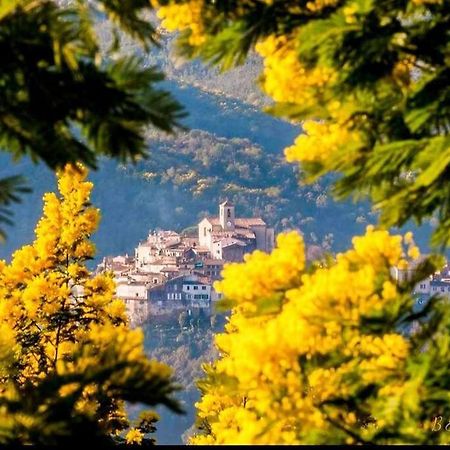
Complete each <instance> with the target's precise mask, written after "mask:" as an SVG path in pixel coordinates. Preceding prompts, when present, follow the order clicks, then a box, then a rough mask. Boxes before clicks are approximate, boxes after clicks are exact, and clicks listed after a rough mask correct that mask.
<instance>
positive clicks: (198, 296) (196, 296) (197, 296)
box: [194, 294, 202, 300]
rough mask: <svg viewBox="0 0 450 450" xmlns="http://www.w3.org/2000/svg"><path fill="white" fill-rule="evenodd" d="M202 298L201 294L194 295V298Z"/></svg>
mask: <svg viewBox="0 0 450 450" xmlns="http://www.w3.org/2000/svg"><path fill="white" fill-rule="evenodd" d="M200 298H202V296H201V295H200V294H196V295H194V299H195V300H199V299H200Z"/></svg>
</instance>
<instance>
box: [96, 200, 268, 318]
mask: <svg viewBox="0 0 450 450" xmlns="http://www.w3.org/2000/svg"><path fill="white" fill-rule="evenodd" d="M273 247H274V230H273V228H269V227H267V225H266V223H265V222H264V221H263V220H262V219H261V218H236V217H235V207H234V205H232V204H231V203H230V202H229V201H225V202H223V203H221V204H220V205H219V216H218V217H206V218H204V219H203V220H202V221H201V222H200V223H199V224H198V237H187V236H183V235H180V234H179V233H176V232H174V231H162V230H157V231H152V232H150V234H149V236H148V238H147V239H146V240H145V241H143V242H140V243H139V245H138V246H137V247H136V249H135V254H134V256H129V255H125V256H115V257H105V258H103V261H102V262H101V263H100V264H99V265H98V268H97V270H98V271H99V272H103V271H108V272H112V273H113V274H114V279H115V281H116V286H117V288H116V295H117V297H119V298H122V299H123V300H124V302H125V304H126V307H127V313H128V316H129V318H130V322H131V323H132V324H134V325H137V324H142V323H144V322H146V321H148V320H149V318H150V317H153V316H173V314H174V313H180V312H181V311H185V312H186V313H187V314H188V315H196V314H198V313H199V311H200V310H203V311H204V312H207V313H210V312H211V309H212V308H213V307H214V302H215V301H217V300H218V299H220V294H218V293H217V292H216V291H215V290H214V287H213V283H214V281H216V280H218V279H220V277H221V271H222V268H223V265H224V264H225V263H226V262H239V261H242V260H243V257H244V255H245V254H246V253H249V252H252V251H253V250H255V249H259V250H262V251H266V252H270V251H271V250H272V249H273Z"/></svg>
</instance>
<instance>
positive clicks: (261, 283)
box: [191, 227, 411, 444]
mask: <svg viewBox="0 0 450 450" xmlns="http://www.w3.org/2000/svg"><path fill="white" fill-rule="evenodd" d="M408 238H409V241H411V238H410V236H408ZM303 252H304V249H303V243H302V242H301V237H300V236H299V235H298V234H296V233H289V234H287V235H281V237H279V238H278V247H277V248H276V249H275V250H274V251H273V253H272V254H271V255H265V257H263V256H262V254H260V253H259V252H258V253H254V254H253V255H251V256H250V257H248V258H247V261H246V262H244V263H242V264H232V265H229V266H227V267H226V268H225V270H224V273H223V275H224V280H223V281H222V282H220V283H219V287H220V289H221V291H222V292H223V293H224V294H225V297H229V298H230V299H231V300H235V301H236V302H237V303H238V306H237V307H235V308H234V310H233V314H232V315H231V317H230V319H229V323H228V324H227V325H226V331H225V333H222V334H219V335H217V336H216V345H217V347H218V349H219V351H220V353H221V355H222V356H221V357H220V358H219V359H218V360H217V361H216V362H214V363H213V364H212V365H210V366H208V367H207V374H209V375H208V377H207V378H206V381H205V384H204V386H206V388H205V387H204V388H203V389H202V390H203V392H204V394H203V397H202V399H201V400H200V402H199V403H198V404H197V408H198V416H199V419H200V420H203V421H205V422H206V423H207V424H208V427H206V429H209V430H210V431H209V432H207V433H205V434H199V435H197V436H195V437H193V438H192V439H191V443H193V444H236V443H242V444H299V443H308V444H310V443H313V444H314V443H324V442H328V443H329V442H331V441H330V440H329V439H330V436H333V439H332V442H333V443H336V442H341V443H346V442H347V440H348V439H350V440H351V441H352V442H355V441H354V439H353V438H351V437H350V438H349V435H348V434H345V433H342V431H340V430H339V429H338V428H336V427H334V426H333V420H339V423H340V425H341V426H342V427H344V428H345V427H348V428H350V429H353V430H354V429H355V422H356V415H355V414H356V411H352V410H349V411H348V414H346V415H344V416H343V415H342V411H343V410H342V408H340V409H339V408H338V407H333V406H332V404H333V403H332V402H333V401H334V400H336V399H347V400H348V399H351V398H353V397H352V396H354V395H355V392H357V390H358V389H363V388H364V386H368V385H369V384H371V383H378V385H379V386H384V390H383V391H380V392H378V393H376V394H375V398H376V399H378V400H379V399H381V400H383V398H382V396H383V395H386V394H385V393H386V392H387V391H386V389H387V386H398V385H399V384H400V385H401V384H402V382H403V374H404V367H405V364H406V360H407V358H408V356H409V348H410V345H409V342H408V340H407V339H406V338H405V337H404V336H402V335H401V334H400V333H397V332H395V331H390V332H388V333H385V334H377V333H372V332H371V331H370V328H365V327H364V326H363V324H364V323H365V321H366V320H370V319H372V318H376V317H381V316H382V314H383V313H384V311H385V310H386V309H389V308H390V307H391V305H392V303H393V302H396V301H397V299H398V298H399V295H400V294H399V292H398V289H397V285H396V282H395V280H393V279H392V278H391V268H392V266H395V265H398V264H399V263H400V262H401V261H402V260H404V259H405V254H404V253H405V251H404V249H403V245H402V238H401V236H391V235H390V234H389V233H388V232H387V231H384V230H375V229H374V228H373V227H368V229H367V232H366V234H365V235H364V236H360V237H355V238H354V240H353V248H352V249H351V250H349V251H347V252H345V253H341V254H339V255H338V256H337V258H336V261H335V262H334V263H332V264H329V265H327V266H324V267H319V268H316V270H314V271H312V272H310V271H307V270H306V269H305V266H304V255H302V254H301V253H303ZM283 272H285V275H284V280H285V281H284V282H283ZM274 291H278V292H280V291H281V292H282V294H283V297H284V300H283V303H282V308H281V309H280V310H279V311H278V312H277V313H270V314H265V313H260V314H256V315H255V314H253V313H252V314H249V312H251V311H252V310H254V308H252V306H251V305H254V304H257V303H258V301H260V299H261V297H266V296H268V295H270V294H271V293H273V292H274ZM396 389H397V388H396ZM397 390H398V389H397ZM399 392H400V391H399ZM399 395H400V394H399ZM325 402H330V403H329V406H328V407H324V406H321V405H324V404H325ZM355 432H356V434H360V436H361V439H363V438H364V436H365V433H369V431H365V430H360V429H356V431H355Z"/></svg>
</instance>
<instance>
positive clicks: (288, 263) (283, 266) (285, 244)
mask: <svg viewBox="0 0 450 450" xmlns="http://www.w3.org/2000/svg"><path fill="white" fill-rule="evenodd" d="M277 247H278V248H276V249H275V250H274V251H273V252H272V253H271V254H270V255H268V254H267V253H265V252H262V251H260V250H257V251H255V252H253V253H251V254H247V255H245V257H244V259H245V261H246V264H245V265H242V264H238V263H232V264H226V265H225V267H224V269H223V276H224V277H225V279H226V280H227V281H223V282H220V281H218V282H216V283H215V285H214V287H215V289H217V291H218V292H221V293H223V294H224V296H225V297H228V298H231V299H233V300H235V301H237V302H239V303H242V302H248V301H252V300H255V299H257V298H261V297H263V298H264V297H270V296H271V295H273V294H274V293H276V292H277V291H281V290H284V289H286V288H287V287H289V286H290V285H292V284H293V283H295V282H296V281H298V279H299V276H300V273H301V272H302V270H303V268H304V266H305V251H304V244H303V240H302V238H301V237H300V236H299V235H298V233H296V232H290V233H285V234H280V235H278V237H277ZM261 274H264V276H263V277H261Z"/></svg>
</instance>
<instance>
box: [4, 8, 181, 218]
mask: <svg viewBox="0 0 450 450" xmlns="http://www.w3.org/2000/svg"><path fill="white" fill-rule="evenodd" d="M150 9H151V8H150V5H149V4H148V2H146V1H118V0H102V1H100V0H99V1H91V2H86V1H81V0H79V1H74V2H71V3H70V4H69V5H68V6H64V5H63V4H62V3H60V4H57V3H55V2H53V1H50V0H8V1H6V2H2V3H1V6H0V53H1V55H2V64H1V67H0V149H1V150H3V151H7V152H10V153H11V154H12V155H13V156H14V158H15V159H18V158H20V157H22V156H25V155H27V156H29V157H31V158H32V159H33V160H34V161H43V162H44V163H46V164H47V165H48V166H49V167H51V168H52V169H56V168H61V167H63V166H64V165H65V164H66V163H74V162H76V161H80V162H82V163H84V164H85V165H87V166H88V167H90V168H95V167H96V165H97V159H98V157H99V156H101V155H106V156H109V157H113V158H117V159H119V160H122V161H126V160H131V161H135V160H136V159H138V158H141V157H144V156H145V155H146V154H147V149H146V145H145V139H144V130H145V127H147V126H149V125H153V126H155V127H157V128H159V129H162V130H164V131H168V132H170V131H172V130H173V129H174V128H175V127H177V126H179V119H180V118H181V117H182V116H183V113H182V110H181V107H180V105H179V104H178V103H177V102H176V101H175V100H174V99H173V98H172V97H171V95H170V94H169V93H168V92H165V91H163V90H160V89H156V88H155V83H157V82H158V81H161V80H162V79H163V75H162V74H161V73H159V72H158V71H157V70H156V69H155V68H153V67H150V68H145V67H143V66H142V65H141V64H140V62H141V61H140V59H139V58H138V57H136V56H119V54H118V51H117V50H118V49H119V48H120V38H119V37H118V36H119V35H118V30H121V31H123V32H125V33H127V34H129V35H130V36H131V37H132V38H134V39H135V40H137V41H138V42H140V43H141V44H142V45H143V47H144V49H145V48H146V47H148V45H150V44H151V43H154V42H155V41H156V32H155V30H154V29H153V27H152V26H151V24H150V22H149V20H148V18H146V17H145V13H146V12H148V11H150ZM105 16H106V17H107V19H109V21H110V22H111V25H112V30H113V31H112V32H113V33H114V34H115V35H116V37H117V38H116V39H115V45H113V46H112V47H111V48H110V49H107V50H106V51H105V52H103V53H101V51H100V46H99V42H98V40H97V36H96V34H95V29H94V23H95V20H96V17H105ZM17 183H19V179H9V180H8V182H7V183H6V182H5V183H2V185H1V191H2V198H3V197H7V198H9V199H13V198H14V199H16V198H15V197H13V196H12V195H13V193H14V192H15V193H16V194H17V193H20V192H21V191H20V188H21V185H19V184H17ZM20 183H21V181H20ZM2 204H3V205H5V203H2ZM2 217H3V215H2Z"/></svg>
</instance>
